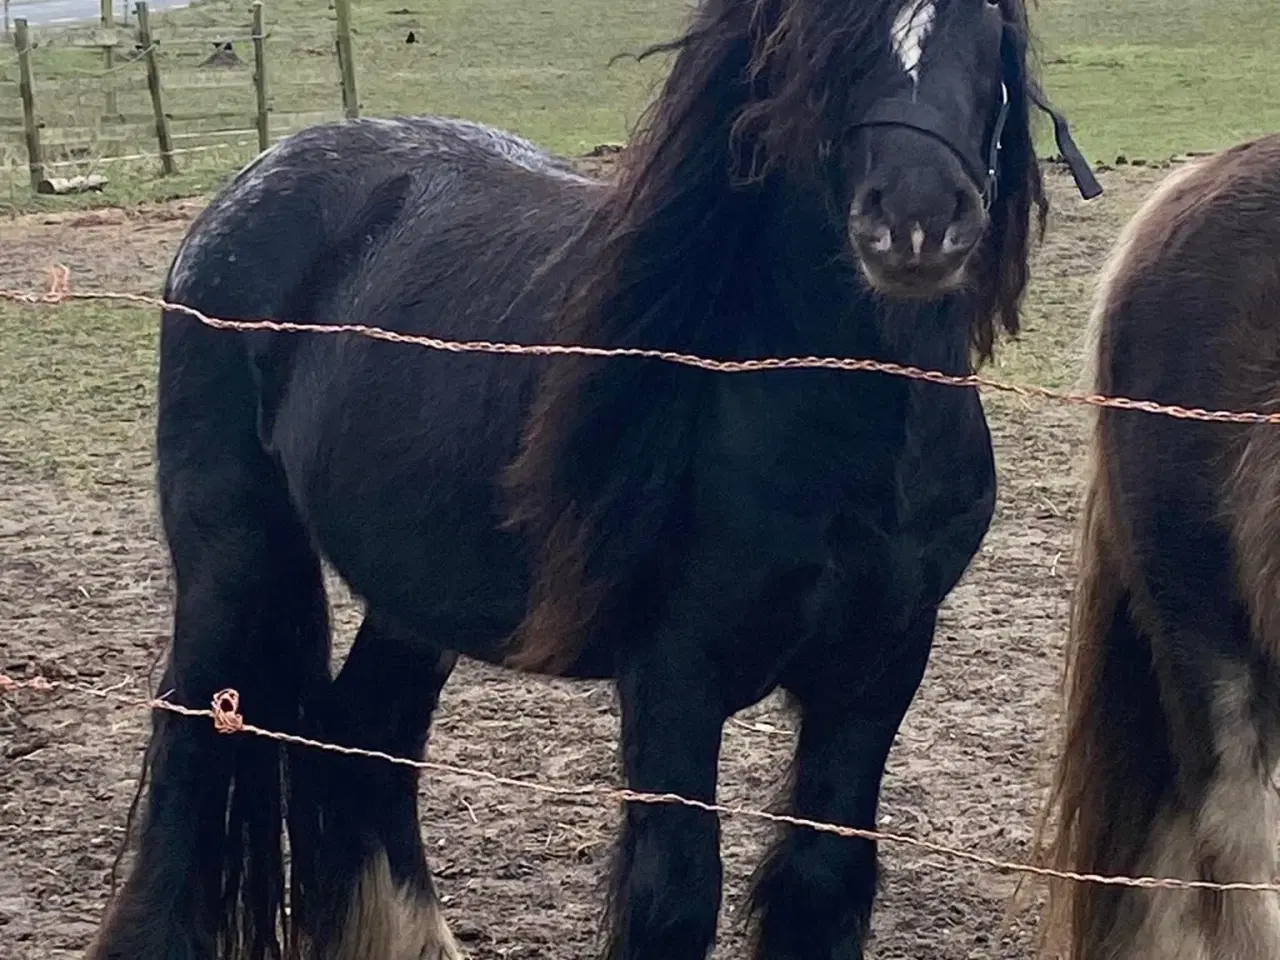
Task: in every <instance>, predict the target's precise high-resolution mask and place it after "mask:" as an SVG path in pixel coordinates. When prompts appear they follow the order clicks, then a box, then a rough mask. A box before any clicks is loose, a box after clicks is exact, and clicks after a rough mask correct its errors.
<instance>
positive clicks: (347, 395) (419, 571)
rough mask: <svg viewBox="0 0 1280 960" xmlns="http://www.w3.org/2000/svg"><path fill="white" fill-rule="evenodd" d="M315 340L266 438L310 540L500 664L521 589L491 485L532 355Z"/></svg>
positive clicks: (522, 401) (397, 609)
mask: <svg viewBox="0 0 1280 960" xmlns="http://www.w3.org/2000/svg"><path fill="white" fill-rule="evenodd" d="M319 339H321V340H323V341H325V342H322V343H310V344H308V345H307V346H306V347H305V348H304V349H302V350H299V352H298V355H297V356H296V357H295V360H294V368H293V371H292V376H291V378H290V385H289V389H288V391H287V393H286V394H285V396H284V398H283V400H282V402H281V405H280V409H279V411H278V413H277V415H276V417H275V418H274V422H273V430H272V436H271V437H270V440H269V442H270V445H271V446H272V447H273V449H274V450H275V452H276V453H277V455H278V457H279V459H280V462H281V464H282V465H283V467H284V470H285V473H286V476H287V477H288V481H289V486H290V490H291V491H292V493H293V496H294V500H295V502H296V504H297V506H298V508H299V511H300V513H301V514H302V516H303V517H304V518H305V521H306V523H307V524H308V526H309V527H310V529H311V531H312V534H313V537H314V539H315V541H316V543H317V545H318V546H319V548H320V549H321V551H322V552H323V553H324V555H325V556H326V557H327V559H329V561H330V562H331V563H332V564H333V566H334V567H335V569H336V570H337V571H338V572H339V574H340V575H341V576H342V577H343V579H344V580H346V581H347V583H348V584H349V585H350V587H351V589H352V590H353V592H355V593H356V594H357V595H359V596H361V597H362V598H364V599H365V600H366V601H367V602H368V603H369V605H370V606H372V607H375V608H377V609H378V610H380V611H381V612H383V613H384V614H385V615H388V616H392V617H395V618H396V619H397V620H399V621H400V622H401V623H403V624H404V625H405V626H406V627H408V628H410V629H416V630H421V631H423V633H424V635H427V636H429V637H430V638H431V639H432V641H433V642H436V643H438V644H439V645H441V646H443V647H445V648H448V649H453V650H457V651H458V652H460V653H463V654H466V655H468V656H471V657H475V658H478V659H485V660H492V659H494V658H495V657H497V656H498V655H499V650H498V647H499V645H500V644H501V642H502V640H503V639H504V638H505V637H506V636H507V635H508V634H509V633H510V632H511V630H513V629H514V628H515V626H516V624H517V622H518V620H519V617H520V616H521V614H522V613H523V610H524V602H525V593H526V590H527V585H528V572H527V569H526V567H525V564H524V562H523V559H522V557H521V553H520V551H519V549H518V544H517V542H516V540H515V538H514V537H513V536H511V535H510V534H506V533H503V532H501V531H500V530H499V529H498V523H499V521H500V517H501V513H500V504H499V501H498V493H499V491H498V487H497V481H498V477H499V473H500V471H501V469H502V467H503V466H504V465H505V464H506V463H507V462H508V461H509V459H510V458H511V457H512V456H513V455H514V453H515V451H516V446H517V443H518V439H519V428H520V423H521V421H522V419H523V414H524V407H525V406H526V404H527V399H526V397H527V394H528V389H527V386H528V385H527V383H526V382H525V381H527V380H528V379H529V375H530V373H531V371H530V370H529V369H527V368H528V366H529V365H528V363H527V362H525V361H523V360H522V359H520V358H508V357H486V356H455V355H446V354H432V353H428V352H426V351H420V350H413V349H412V348H405V347H403V346H400V345H397V344H386V343H377V342H347V343H339V342H337V341H336V338H319ZM499 364H501V367H500V368H499V367H498V365H499ZM446 634H447V635H446Z"/></svg>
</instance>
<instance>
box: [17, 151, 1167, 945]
mask: <svg viewBox="0 0 1280 960" xmlns="http://www.w3.org/2000/svg"><path fill="white" fill-rule="evenodd" d="M1160 175H1161V173H1160V172H1158V171H1153V170H1145V169H1136V168H1127V169H1126V168H1122V169H1120V170H1117V171H1110V172H1107V173H1105V174H1103V181H1104V184H1105V185H1106V187H1107V190H1108V192H1107V193H1106V194H1105V195H1104V197H1103V198H1102V199H1101V200H1099V201H1097V202H1095V203H1093V204H1090V205H1084V204H1082V203H1081V202H1080V201H1079V199H1078V197H1077V196H1075V195H1074V194H1073V192H1072V190H1071V185H1070V182H1069V180H1067V179H1066V178H1065V177H1063V176H1062V175H1061V174H1060V173H1058V172H1054V173H1053V174H1052V175H1051V178H1050V180H1051V188H1052V193H1053V198H1054V201H1055V214H1054V216H1053V218H1052V220H1051V223H1050V230H1049V235H1048V240H1047V243H1046V245H1045V247H1044V248H1043V250H1042V251H1041V252H1040V254H1039V256H1038V260H1037V264H1036V271H1035V279H1034V289H1033V293H1032V296H1031V299H1030V303H1029V307H1028V319H1029V322H1028V330H1027V332H1026V334H1025V336H1024V338H1023V340H1022V341H1021V342H1020V343H1019V344H1016V345H1013V346H1011V347H1010V348H1008V349H1006V350H1005V352H1004V353H1003V355H1002V356H1003V360H1002V365H999V366H997V367H996V368H994V369H993V371H992V372H993V373H994V374H995V375H997V376H1001V377H1005V378H1021V379H1024V380H1030V381H1038V382H1045V383H1055V384H1058V385H1067V386H1070V385H1071V383H1072V381H1073V380H1074V378H1075V376H1076V373H1077V371H1078V369H1079V343H1080V332H1081V327H1082V324H1083V321H1084V316H1085V313H1086V309H1087V300H1088V296H1089V293H1090V290H1091V284H1092V280H1093V276H1094V274H1095V271H1096V270H1097V268H1098V266H1099V264H1100V262H1101V259H1102V257H1103V256H1104V254H1105V252H1106V250H1107V247H1108V245H1109V244H1110V242H1111V241H1112V239H1113V238H1114V237H1115V235H1116V233H1117V231H1118V229H1119V227H1120V226H1121V224H1122V223H1123V221H1124V220H1125V219H1126V218H1127V217H1128V216H1129V215H1130V214H1131V213H1132V212H1133V210H1134V209H1135V207H1136V204H1137V203H1138V202H1139V201H1140V200H1141V198H1142V197H1143V196H1145V195H1146V193H1147V192H1148V191H1149V190H1150V188H1151V187H1152V185H1153V184H1154V183H1155V182H1156V180H1157V178H1158V177H1159V176H1160ZM199 208H200V201H198V200H196V201H183V202H179V203H171V204H168V205H165V206H159V207H152V208H146V209H132V210H110V209H109V210H103V211H98V212H93V213H78V214H67V215H61V216H43V217H40V216H37V217H29V218H24V219H18V220H14V221H10V222H7V223H3V224H0V287H7V288H26V289H29V288H31V287H33V286H39V285H41V284H42V283H43V282H44V277H45V274H46V271H47V270H48V268H49V267H50V265H52V264H53V263H55V262H62V263H65V264H67V265H68V266H69V267H70V268H71V270H72V276H73V283H74V285H75V286H76V287H78V288H80V289H92V288H109V289H116V290H134V291H139V292H154V291H156V290H157V289H158V286H159V283H160V278H161V276H162V274H163V272H164V270H165V268H166V267H167V265H168V261H169V258H170V256H171V255H172V252H173V250H174V247H175V244H176V243H177V241H178V239H179V237H180V235H181V233H182V232H183V230H184V229H185V228H186V227H187V225H188V223H189V222H190V218H191V217H192V216H193V215H194V214H195V213H196V212H197V211H198V210H199ZM66 309H67V308H59V310H56V311H55V310H53V308H48V307H41V308H21V309H17V308H4V313H3V314H2V315H0V316H2V322H3V324H4V326H0V344H3V345H4V346H3V349H4V350H10V349H11V348H12V349H13V350H14V351H16V353H14V354H11V362H10V364H9V366H8V367H7V368H6V369H7V372H8V374H9V378H8V382H7V384H6V383H4V382H0V669H2V670H3V672H5V673H7V674H9V675H10V676H13V677H16V678H23V677H30V676H34V675H37V674H39V675H43V676H46V677H50V678H65V679H70V680H72V681H74V682H77V683H79V684H83V685H87V686H91V687H96V688H109V689H112V690H114V691H117V692H120V693H125V694H138V695H142V694H143V693H144V692H146V691H147V690H148V688H149V684H150V683H151V682H152V680H151V677H152V676H153V675H154V674H153V673H152V669H153V664H154V662H155V660H156V658H157V655H158V653H159V652H160V651H161V650H162V648H163V645H164V643H165V641H166V634H167V629H168V616H169V603H170V590H169V582H168V574H167V569H166V560H165V554H164V552H163V548H162V545H161V543H160V542H159V540H158V537H157V526H156V521H155V512H154V505H153V494H152V487H151V460H150V441H151V434H150V431H151V417H152V414H153V406H152V403H151V396H152V390H151V378H152V376H153V369H154V353H153V349H154V348H153V343H154V339H153V331H152V329H151V327H152V321H151V319H150V318H148V317H136V316H134V317H132V318H126V319H120V316H119V313H120V312H119V311H114V312H101V311H100V312H97V313H94V312H89V311H87V310H86V311H83V312H81V313H79V314H67V313H66V312H65V311H66ZM67 316H70V317H71V319H70V320H66V319H65V318H66V317H67ZM59 318H63V319H59ZM59 323H61V324H62V326H58V324H59ZM72 323H84V324H87V325H88V326H89V327H91V328H93V329H89V330H81V329H74V330H69V329H68V327H67V325H68V324H72ZM42 325H47V328H48V331H49V332H48V334H47V338H48V340H49V341H50V342H53V341H55V340H56V341H57V342H58V343H60V344H62V346H60V347H59V348H58V350H56V351H52V350H44V349H43V347H42V344H44V343H45V340H44V339H42V338H43V337H45V336H46V335H45V334H44V333H42V330H44V329H45V327H44V326H42ZM99 328H101V329H102V330H105V331H106V332H107V333H110V334H111V336H109V337H108V336H105V335H104V336H101V337H99V336H97V335H96V334H97V331H98V329H99ZM129 337H132V340H130V339H129ZM58 338H61V339H58ZM122 338H123V339H122ZM15 344H16V346H15ZM77 351H80V352H79V353H77ZM13 356H20V357H23V358H27V359H25V360H23V361H22V364H21V365H20V368H19V369H17V370H16V371H15V362H16V361H12V358H13ZM91 376H100V377H105V378H106V379H104V380H103V381H102V385H101V386H94V387H93V388H92V389H88V388H83V386H82V382H83V380H84V378H85V377H91ZM3 380H5V378H4V377H0V381H3ZM99 391H104V392H102V393H99ZM6 395H7V396H8V398H9V399H8V400H7V401H6V400H5V399H4V398H5V397H6ZM108 395H109V396H110V397H111V398H112V399H111V401H110V402H109V403H108V402H107V401H106V400H104V399H102V397H106V396H108ZM42 398H43V399H42ZM986 402H987V406H988V410H989V411H990V414H991V420H992V427H993V431H994V436H995V443H996V448H997V457H998V462H999V469H1000V501H999V508H998V514H997V518H996V521H995V524H994V526H993V528H992V530H991V532H990V534H989V536H988V537H987V539H986V542H985V544H984V546H983V549H982V552H981V554H980V556H979V557H978V558H977V559H976V560H975V562H974V564H973V566H972V568H971V570H970V572H969V574H968V575H967V577H966V579H965V581H964V583H963V584H962V585H961V587H960V588H959V589H957V591H956V592H955V593H954V595H953V596H952V597H951V598H950V600H949V602H948V603H947V605H946V608H945V610H944V614H943V617H942V621H941V625H940V628H939V631H938V637H937V644H936V648H935V653H934V656H933V660H932V663H931V666H930V668H929V672H928V674H927V676H926V679H925V683H924V686H923V688H922V690H921V692H920V694H919V696H918V697H917V699H916V701H915V704H914V705H913V708H912V710H911V712H910V714H909V715H908V718H907V720H906V722H905V724H904V725H903V727H902V730H901V733H900V735H899V738H898V742H897V744H896V746H895V748H894V751H893V754H892V757H891V760H890V764H889V771H888V774H887V776H886V779H885V785H884V795H883V805H882V813H883V817H882V823H883V825H884V827H885V828H886V829H890V830H898V831H902V832H907V833H911V834H914V835H916V836H919V837H923V838H927V839H930V840H934V841H939V842H942V843H947V844H953V845H957V846H961V847H966V848H971V849H973V850H977V851H981V852H983V853H986V854H989V855H991V856H995V857H1000V858H1005V859H1010V860H1023V859H1025V858H1026V857H1027V856H1028V852H1029V845H1030V841H1031V837H1032V830H1033V825H1034V818H1035V814H1036V810H1037V804H1038V803H1039V801H1040V798H1041V797H1042V792H1043V791H1042V785H1043V781H1044V765H1045V762H1046V761H1047V760H1048V759H1049V756H1048V747H1047V742H1048V736H1049V734H1050V732H1051V730H1052V722H1053V711H1054V703H1055V696H1056V683H1057V671H1058V658H1059V652H1060V647H1061V643H1062V639H1063V631H1064V614H1065V609H1066V600H1067V597H1068V590H1069V584H1070V574H1071V567H1070V551H1071V537H1072V525H1073V521H1074V517H1075V500H1076V494H1077V484H1078V477H1079V474H1080V469H1081V461H1082V452H1083V451H1082V439H1083V426H1084V423H1085V421H1084V419H1083V416H1082V414H1080V413H1079V412H1077V411H1074V410H1069V409H1065V408H1060V407H1054V406H1049V405H1045V404H1041V403H1026V402H1022V401H1017V400H1010V399H1007V398H1004V397H1000V396H996V395H993V394H988V395H987V396H986ZM6 407H8V408H9V409H8V412H6ZM100 408H101V409H100ZM95 418H97V419H95ZM335 602H336V603H337V605H338V620H339V623H340V624H341V626H342V628H343V631H344V636H347V635H349V632H350V630H351V628H352V626H353V624H354V623H355V620H356V617H357V616H358V610H357V609H356V608H355V607H354V606H353V605H352V604H351V603H350V602H349V601H348V600H347V599H346V598H345V596H340V597H339V598H338V599H337V600H336V601H335ZM145 726H146V715H145V713H144V712H142V711H140V710H136V709H129V708H124V707H121V706H119V705H117V704H115V703H113V702H110V701H103V700H101V699H96V698H94V697H92V696H87V695H83V694H79V693H75V692H66V691H60V692H56V693H52V694H50V693H38V692H31V691H22V692H17V693H12V694H6V695H3V696H0V956H3V957H4V958H5V960H53V958H61V957H66V956H71V955H74V954H77V953H79V952H80V951H81V950H82V949H83V948H84V946H85V945H86V943H87V941H88V940H89V938H90V936H91V934H92V932H93V930H94V928H95V924H96V922H97V920H98V918H99V914H100V911H101V909H102V907H103V905H104V903H105V901H106V897H107V893H108V874H109V866H110V863H111V859H112V856H113V854H114V852H115V850H116V847H117V845H118V843H119V841H120V838H121V835H122V831H123V828H124V823H125V814H126V809H127V807H128V804H129V801H130V799H131V796H132V793H133V790H134V786H135V783H136V780H135V778H136V776H137V773H138V763H139V757H140V754H141V750H142V747H143V744H144V737H145ZM792 729H793V724H792V718H791V717H790V716H789V715H788V714H787V713H786V712H785V711H784V710H783V709H782V707H781V706H780V704H779V703H778V702H777V701H776V700H774V699H770V700H768V701H766V702H765V703H763V704H761V705H760V706H758V707H757V708H755V709H753V710H751V711H748V712H747V713H746V714H744V715H743V716H741V717H739V718H737V720H736V721H735V722H734V723H733V724H732V725H730V727H729V728H728V729H727V732H726V735H725V753H724V762H723V766H722V783H723V793H722V796H723V800H724V801H725V802H726V803H730V804H746V805H750V806H753V807H762V806H765V805H767V804H768V803H769V801H770V800H771V799H772V796H773V789H774V787H775V785H776V784H777V782H778V780H779V778H780V777H781V775H782V774H783V772H784V769H785V765H786V760H787V756H788V753H789V751H790V747H791V730H792ZM616 735H617V720H616V713H615V708H614V703H613V698H612V695H611V691H610V689H609V688H608V687H607V686H605V685H596V684H572V683H566V682H549V681H545V680H540V679H528V678H522V677H519V676H515V675H510V674H506V673H502V672H500V671H497V670H494V669H490V668H486V667H481V666H476V665H473V664H469V663H468V664H463V665H462V666H461V667H460V668H459V670H458V671H457V673H456V674H455V675H454V678H453V680H452V682H451V683H450V685H449V686H448V687H447V689H446V691H445V695H444V702H443V706H442V709H441V712H440V716H439V720H438V723H437V726H436V728H435V734H434V740H433V744H432V753H433V757H434V758H435V759H438V760H442V761H446V762H449V763H456V764H462V765H467V766H471V767H480V768H484V769H486V770H490V771H493V772H495V773H499V774H503V775H506V776H511V777H532V778H537V779H541V780H544V781H550V782H554V783H557V784H566V785H577V784H586V783H596V784H608V783H614V782H616V776H617V771H616V764H615V742H616ZM423 800H424V802H423V807H422V809H423V812H422V823H423V828H424V830H425V835H426V836H427V838H428V844H429V849H430V851H431V854H432V859H433V866H434V867H435V869H436V870H437V873H438V875H439V877H440V885H441V887H442V890H443V892H444V894H445V897H446V904H447V906H446V909H447V913H448V917H449V919H450V921H451V923H452V924H453V925H454V927H455V929H456V931H457V932H458V934H459V935H460V937H461V938H462V939H463V941H464V944H465V946H466V947H467V949H468V950H469V951H470V952H471V954H472V955H473V956H474V957H476V958H485V960H489V958H523V957H550V958H555V960H576V958H585V957H589V956H592V954H593V950H594V949H595V946H596V933H597V928H598V924H597V914H598V910H599V904H600V898H599V894H600V882H601V880H602V878H603V876H604V872H605V869H606V865H607V861H608V855H609V852H610V846H609V844H610V838H611V835H612V831H613V828H614V825H615V823H616V821H617V817H618V813H619V811H618V808H617V807H616V806H615V805H612V804H605V805H601V804H598V803H594V802H586V801H570V800H556V799H548V798H547V797H545V796H540V795H538V794H536V793H531V792H527V791H525V790H522V789H517V788H511V787H494V786H489V785H484V784H480V783H476V782H471V781H468V780H466V779H463V778H461V777H454V776H435V777H433V778H432V779H431V781H430V783H428V784H426V785H425V786H424V788H423ZM724 834H725V836H724V851H725V858H726V876H727V884H728V889H727V897H726V909H725V911H724V914H723V916H722V924H721V934H720V940H719V945H718V948H717V955H718V956H720V957H735V956H743V955H744V952H745V951H744V942H743V939H742V936H741V927H740V924H739V923H738V922H737V921H738V920H739V918H740V917H741V906H740V905H741V902H742V897H743V893H744V890H745V885H746V882H747V880H748V877H749V874H750V871H751V869H752V867H753V865H754V863H755V860H756V857H757V856H758V854H759V852H760V850H761V848H762V845H763V843H764V842H765V840H766V838H767V836H768V831H767V829H766V827H765V826H763V825H762V824H760V823H758V822H754V821H751V820H748V819H740V818H732V819H729V820H727V821H726V822H725V826H724ZM883 861H884V866H885V869H884V885H883V886H884V892H883V895H882V897H881V899H880V901H879V908H878V911H877V913H876V916H875V920H874V936H875V943H874V945H873V947H872V951H871V953H872V956H874V957H878V958H881V960H890V958H911V960H925V958H928V960H933V958H937V960H969V958H1020V957H1027V956H1028V955H1029V953H1030V949H1029V947H1030V943H1031V935H1032V931H1033V928H1034V924H1035V912H1036V903H1037V899H1036V897H1037V891H1035V890H1032V891H1031V896H1030V899H1029V902H1028V903H1026V904H1025V905H1023V906H1021V907H1019V908H1018V909H1017V910H1014V911H1012V912H1011V913H1010V912H1009V911H1008V910H1007V907H1008V902H1007V901H1008V897H1009V895H1010V893H1011V891H1012V889H1013V885H1012V882H1011V880H1010V879H1009V878H1008V877H1004V876H999V875H995V874H993V873H990V872H988V871H984V870H982V869H979V868H976V867H973V866H970V865H967V864H964V863H957V862H948V861H945V860H939V859H936V858H923V859H922V857H921V856H920V855H918V854H917V853H915V852H913V851H911V850H908V849H904V848H899V847H886V848H885V849H884V851H883Z"/></svg>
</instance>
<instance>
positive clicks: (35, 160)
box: [13, 17, 44, 192]
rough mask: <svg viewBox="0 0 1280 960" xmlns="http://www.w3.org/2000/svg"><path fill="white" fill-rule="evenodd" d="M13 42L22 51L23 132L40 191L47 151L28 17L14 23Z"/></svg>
mask: <svg viewBox="0 0 1280 960" xmlns="http://www.w3.org/2000/svg"><path fill="white" fill-rule="evenodd" d="M13 28H14V29H13V42H14V45H15V46H16V47H17V48H18V96H20V97H22V129H23V132H24V133H26V136H27V169H28V170H30V171H31V189H32V190H35V191H36V192H39V190H40V183H41V182H42V181H43V180H44V152H43V151H42V150H41V149H40V124H39V122H38V120H37V118H36V86H35V83H34V82H33V81H32V79H31V34H30V33H28V32H27V18H26V17H19V18H18V19H17V20H15V21H14V22H13Z"/></svg>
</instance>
